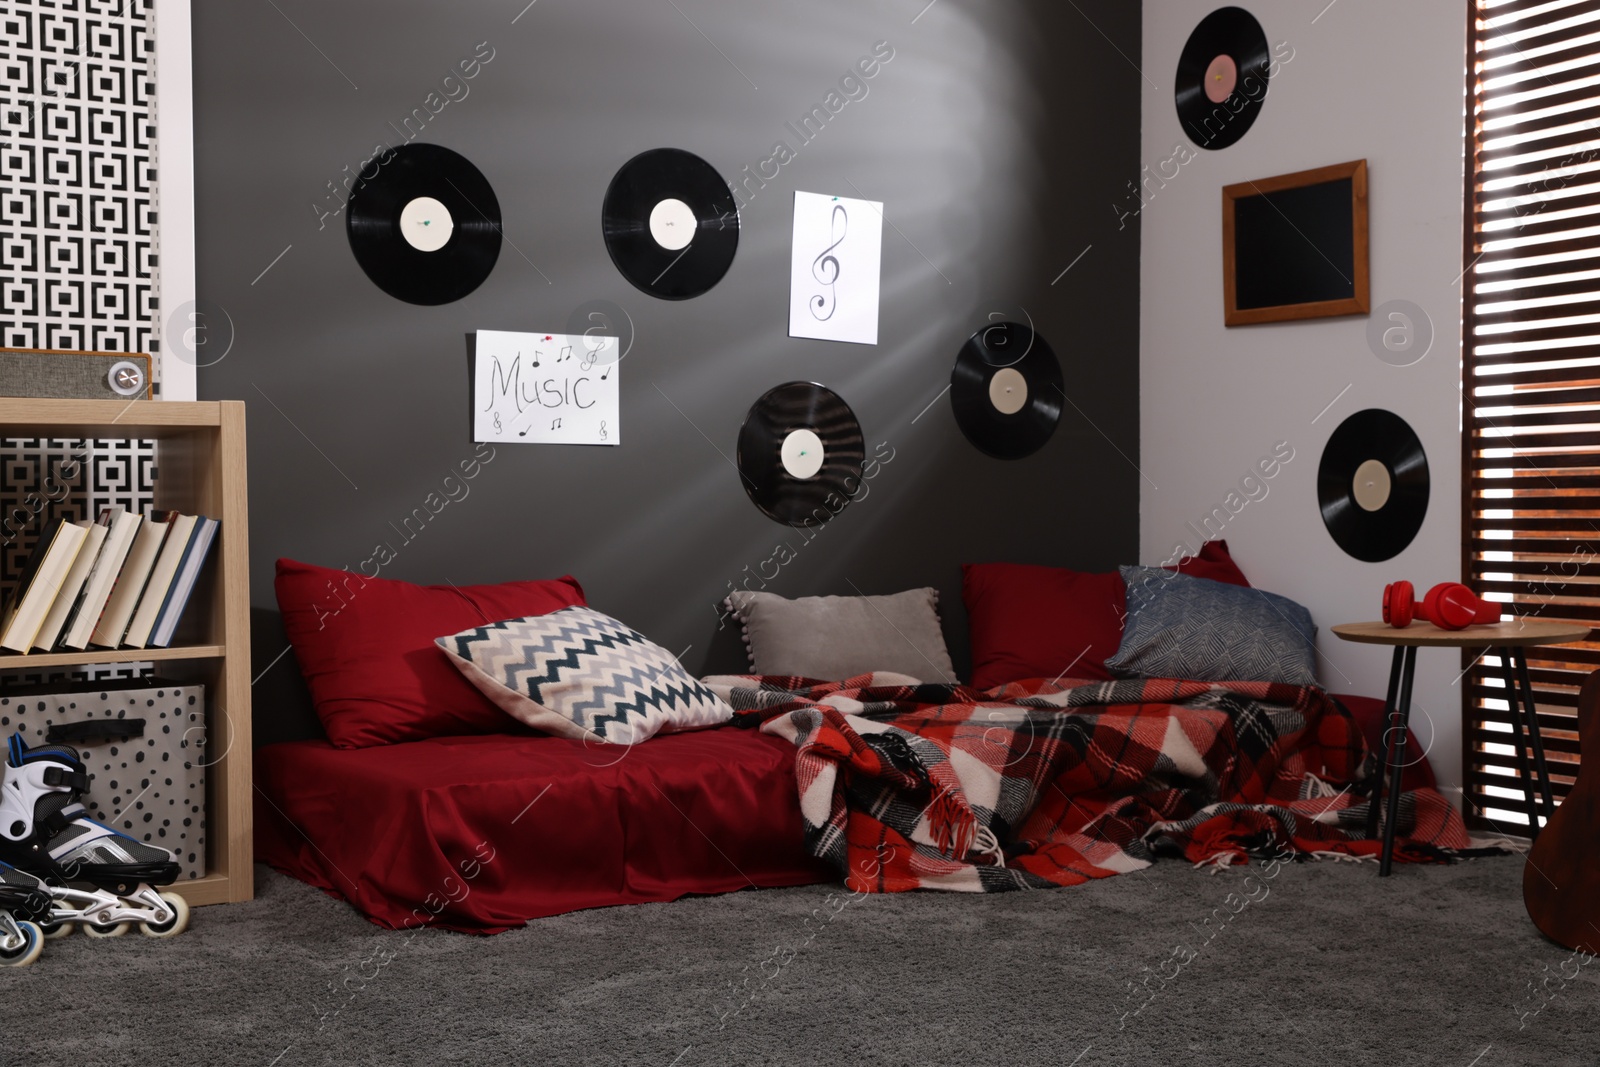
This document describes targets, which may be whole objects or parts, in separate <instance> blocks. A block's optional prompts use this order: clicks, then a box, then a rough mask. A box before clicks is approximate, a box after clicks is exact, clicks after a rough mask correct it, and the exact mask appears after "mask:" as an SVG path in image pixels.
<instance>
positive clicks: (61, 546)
mask: <svg viewBox="0 0 1600 1067" xmlns="http://www.w3.org/2000/svg"><path fill="white" fill-rule="evenodd" d="M88 533H89V532H88V531H87V530H85V529H84V528H83V527H81V526H76V525H74V524H72V523H70V522H67V521H66V520H65V519H60V518H56V519H51V520H50V522H49V523H48V524H46V526H45V528H44V531H43V532H42V533H41V534H40V535H39V543H38V544H37V545H35V546H34V549H33V554H32V555H31V556H29V557H28V563H27V566H26V567H25V568H23V571H22V577H21V578H20V579H19V580H18V582H17V588H16V589H15V590H14V591H13V592H12V594H11V598H10V599H9V600H8V601H7V602H6V608H5V612H4V614H3V615H0V648H8V649H11V650H12V651H13V652H27V651H28V649H29V648H31V647H32V645H33V641H34V638H35V637H37V636H38V634H39V628H40V627H41V626H43V625H44V617H45V616H46V615H47V614H49V611H50V606H51V605H52V604H54V603H55V598H56V594H57V593H58V592H60V590H61V583H62V582H63V581H65V580H66V577H67V572H68V571H70V570H71V569H72V564H73V562H74V561H75V560H76V559H77V557H78V552H79V550H80V549H82V548H83V542H84V538H86V537H87V536H88Z"/></svg>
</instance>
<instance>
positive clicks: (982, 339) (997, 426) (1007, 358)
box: [950, 322, 1065, 459]
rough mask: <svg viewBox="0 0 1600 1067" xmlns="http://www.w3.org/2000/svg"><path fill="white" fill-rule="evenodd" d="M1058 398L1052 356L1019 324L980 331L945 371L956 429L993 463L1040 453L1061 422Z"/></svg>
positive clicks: (1058, 379)
mask: <svg viewBox="0 0 1600 1067" xmlns="http://www.w3.org/2000/svg"><path fill="white" fill-rule="evenodd" d="M1018 353H1022V355H1021V356H1020V357H1019V356H1018ZM1064 397H1065V394H1064V393H1063V392H1062V379H1061V364H1060V363H1059V362H1058V361H1057V360H1056V354H1055V353H1054V352H1053V351H1051V350H1050V345H1049V344H1048V343H1046V341H1045V339H1044V338H1043V337H1040V336H1039V335H1038V334H1037V333H1035V332H1034V331H1033V329H1032V328H1031V327H1029V326H1025V325H1023V324H1022V323H1020V322H1002V323H999V324H998V325H994V326H985V327H984V328H983V329H981V330H979V331H978V332H977V333H975V334H973V335H972V336H971V337H969V338H967V343H966V344H964V345H962V346H961V352H960V354H959V355H957V356H956V365H955V368H954V369H953V370H952V371H951V372H950V406H951V408H952V409H953V410H954V412H955V416H956V425H957V426H959V427H960V428H961V432H962V433H963V434H965V435H966V437H967V440H969V441H971V442H972V443H973V444H974V445H976V446H977V447H978V449H979V450H980V451H982V452H984V453H986V454H988V455H990V456H993V457H994V458H996V459H1021V458H1022V457H1024V456H1030V455H1032V454H1033V453H1035V452H1037V451H1038V450H1039V449H1041V448H1043V447H1044V445H1045V442H1046V441H1048V440H1050V436H1051V435H1052V434H1054V433H1055V432H1056V424H1057V423H1059V422H1060V421H1061V402H1062V400H1063V399H1064Z"/></svg>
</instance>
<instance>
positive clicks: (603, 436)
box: [600, 419, 606, 441]
mask: <svg viewBox="0 0 1600 1067" xmlns="http://www.w3.org/2000/svg"><path fill="white" fill-rule="evenodd" d="M605 439H606V420H605V419H601V420H600V440H602V441H604V440H605Z"/></svg>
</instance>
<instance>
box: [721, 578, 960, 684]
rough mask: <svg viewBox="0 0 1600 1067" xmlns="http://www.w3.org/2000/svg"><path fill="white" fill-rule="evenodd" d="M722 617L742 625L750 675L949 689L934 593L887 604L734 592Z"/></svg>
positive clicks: (885, 599) (909, 594)
mask: <svg viewBox="0 0 1600 1067" xmlns="http://www.w3.org/2000/svg"><path fill="white" fill-rule="evenodd" d="M728 609H729V610H730V611H731V612H732V613H733V615H734V617H735V618H737V619H738V620H739V621H740V623H742V624H743V625H744V643H745V645H746V646H747V647H748V649H749V651H750V668H751V670H753V671H754V672H755V673H756V674H777V675H795V676H798V677H802V678H819V679H823V680H826V681H839V680H841V679H844V678H853V677H855V676H856V675H858V674H867V673H869V672H873V671H885V672H893V673H895V674H905V675H910V676H911V677H912V678H916V679H918V680H920V681H924V682H954V681H955V680H956V672H955V667H954V665H952V664H951V662H950V652H949V650H948V649H946V648H945V644H944V631H943V630H941V629H940V628H939V591H938V590H936V589H907V590H906V591H905V592H903V593H894V594H891V595H889V596H807V597H800V598H799V599H798V600H789V599H787V598H785V597H781V596H778V595H777V594H776V593H753V592H749V591H747V590H743V589H740V590H735V591H734V592H733V593H731V594H729V596H728Z"/></svg>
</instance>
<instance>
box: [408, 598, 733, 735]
mask: <svg viewBox="0 0 1600 1067" xmlns="http://www.w3.org/2000/svg"><path fill="white" fill-rule="evenodd" d="M435 643H436V644H437V645H438V646H439V647H440V648H442V649H444V651H445V652H446V653H447V654H448V655H449V657H450V660H451V662H453V663H454V664H455V665H456V667H457V668H458V669H459V670H460V671H461V673H462V674H464V675H465V676H466V677H467V680H468V681H470V682H471V683H472V684H473V685H475V686H477V687H478V688H479V689H480V690H482V691H483V693H484V695H485V696H487V697H488V698H489V699H490V700H492V701H494V702H495V703H496V704H498V705H499V706H500V707H501V708H503V709H505V711H506V712H507V713H508V714H510V715H512V716H513V717H515V718H517V719H520V720H521V721H523V722H525V723H527V724H528V725H529V726H532V727H534V728H535V729H539V730H544V731H546V732H548V733H552V734H555V735H557V736H559V737H571V738H576V739H580V740H589V741H609V742H613V743H615V744H619V745H636V744H638V743H639V742H640V741H647V740H649V739H650V738H651V737H652V736H654V735H655V734H656V733H657V732H659V731H662V730H668V731H671V730H691V729H694V728H696V727H700V726H716V725H719V724H720V723H724V722H727V721H728V720H729V719H730V718H732V717H733V709H732V708H730V707H728V705H727V704H725V703H723V701H722V699H721V698H720V697H718V696H717V695H716V694H715V693H713V692H711V690H709V689H707V688H706V687H705V686H703V685H701V684H700V682H699V681H698V680H697V679H696V678H694V677H693V676H692V675H690V674H689V672H688V671H686V670H684V669H683V668H682V667H681V666H679V665H678V661H677V659H676V658H674V657H673V655H672V654H671V653H670V652H668V651H667V650H666V649H664V648H662V647H661V646H660V645H656V644H652V643H651V642H650V641H648V640H646V639H645V638H644V636H643V635H642V634H640V633H639V632H638V631H636V630H633V629H631V628H629V627H627V626H624V625H623V624H622V623H620V622H618V621H617V620H616V619H613V618H611V617H610V616H609V615H602V614H601V613H600V612H598V611H595V610H594V609H593V608H563V609H562V610H560V611H554V612H551V613H550V614H548V615H534V616H530V617H528V618H525V619H508V620H506V621H505V622H497V623H492V624H491V625H488V626H479V627H476V628H475V629H471V630H463V631H462V632H461V633H458V634H452V635H451V636H449V637H441V638H439V639H438V640H437V641H436V642H435Z"/></svg>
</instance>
